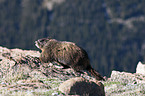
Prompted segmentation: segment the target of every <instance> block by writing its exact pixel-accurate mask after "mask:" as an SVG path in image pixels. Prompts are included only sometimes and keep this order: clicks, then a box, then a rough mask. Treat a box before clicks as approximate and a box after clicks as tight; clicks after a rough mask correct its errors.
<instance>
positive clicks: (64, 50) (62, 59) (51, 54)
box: [35, 38, 104, 80]
mask: <svg viewBox="0 0 145 96" xmlns="http://www.w3.org/2000/svg"><path fill="white" fill-rule="evenodd" d="M35 45H36V46H37V47H38V48H39V49H41V50H42V52H41V54H40V57H39V58H40V60H41V62H44V63H48V62H53V61H56V62H58V63H59V64H61V65H62V66H63V67H64V68H73V69H74V70H75V71H78V72H80V71H81V70H87V71H88V72H89V73H90V74H91V75H93V76H95V78H96V79H97V80H104V78H103V77H102V76H101V75H100V74H99V73H98V72H97V71H95V70H94V69H93V68H92V67H91V65H90V60H89V58H88V54H87V52H86V51H85V50H84V49H83V48H81V47H79V46H77V45H76V44H75V43H73V42H67V41H57V40H55V39H50V38H42V39H39V40H37V41H35Z"/></svg>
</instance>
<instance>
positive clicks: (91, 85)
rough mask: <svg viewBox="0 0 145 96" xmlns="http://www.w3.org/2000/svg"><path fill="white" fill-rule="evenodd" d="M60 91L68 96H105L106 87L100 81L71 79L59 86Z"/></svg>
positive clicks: (80, 78)
mask: <svg viewBox="0 0 145 96" xmlns="http://www.w3.org/2000/svg"><path fill="white" fill-rule="evenodd" d="M59 90H60V91H61V92H63V93H65V94H68V95H84V96H86V95H89V96H105V91H104V85H103V84H102V83H101V82H98V81H96V80H95V81H89V80H86V79H84V78H82V77H75V78H71V79H69V80H67V81H65V82H63V83H62V84H61V85H60V86H59Z"/></svg>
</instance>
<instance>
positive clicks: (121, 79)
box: [102, 71, 145, 96]
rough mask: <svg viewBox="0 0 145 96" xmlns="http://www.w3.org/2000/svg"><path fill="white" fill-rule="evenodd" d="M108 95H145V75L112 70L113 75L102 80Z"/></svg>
mask: <svg viewBox="0 0 145 96" xmlns="http://www.w3.org/2000/svg"><path fill="white" fill-rule="evenodd" d="M102 83H103V84H104V86H105V92H106V93H105V94H106V96H130V95H131V96H145V91H144V89H145V75H143V74H136V73H128V72H119V71H112V73H111V77H110V78H109V79H108V80H107V81H106V82H102Z"/></svg>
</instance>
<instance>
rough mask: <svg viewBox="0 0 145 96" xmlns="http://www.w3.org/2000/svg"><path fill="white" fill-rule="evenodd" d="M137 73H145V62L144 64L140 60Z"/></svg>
mask: <svg viewBox="0 0 145 96" xmlns="http://www.w3.org/2000/svg"><path fill="white" fill-rule="evenodd" d="M136 73H139V74H144V75H145V64H142V63H141V62H138V64H137V68H136Z"/></svg>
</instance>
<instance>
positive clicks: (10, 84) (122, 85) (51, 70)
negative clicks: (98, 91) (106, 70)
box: [0, 47, 145, 96]
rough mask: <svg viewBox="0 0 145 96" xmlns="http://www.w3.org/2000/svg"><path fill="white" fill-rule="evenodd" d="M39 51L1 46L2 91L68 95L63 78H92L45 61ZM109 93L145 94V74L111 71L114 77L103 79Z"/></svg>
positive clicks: (109, 95)
mask: <svg viewBox="0 0 145 96" xmlns="http://www.w3.org/2000/svg"><path fill="white" fill-rule="evenodd" d="M39 55H40V53H39V52H38V51H31V50H21V49H7V48H4V47H0V94H1V95H6V96H8V95H13V96H17V95H18V96H39V95H43V96H44V95H51V96H58V95H60V96H62V95H66V94H64V93H62V92H61V91H59V86H60V84H62V83H63V82H64V81H66V80H68V79H70V78H74V77H83V78H85V79H87V80H94V78H93V77H91V76H88V75H87V73H86V72H85V73H84V74H80V73H76V72H74V71H73V70H72V69H62V66H60V65H59V64H57V63H56V62H53V63H49V64H48V63H46V64H42V63H41V62H40V61H39V59H38V57H39ZM101 82H102V83H103V84H104V87H105V94H106V96H118V95H120V96H129V95H131V96H143V95H145V90H144V89H145V75H141V74H135V73H134V74H132V73H127V72H118V71H112V74H111V77H110V78H108V79H107V80H106V81H101Z"/></svg>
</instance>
